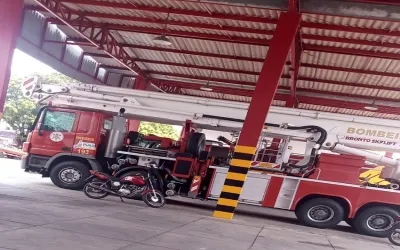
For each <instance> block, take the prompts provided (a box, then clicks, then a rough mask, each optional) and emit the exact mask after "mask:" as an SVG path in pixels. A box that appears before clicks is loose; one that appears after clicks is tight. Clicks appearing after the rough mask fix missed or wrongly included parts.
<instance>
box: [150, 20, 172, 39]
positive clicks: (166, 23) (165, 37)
mask: <svg viewBox="0 0 400 250" xmlns="http://www.w3.org/2000/svg"><path fill="white" fill-rule="evenodd" d="M168 18H169V13H168V14H167V18H166V19H165V27H164V30H167V26H168ZM153 43H155V44H158V45H165V46H171V45H172V42H171V40H169V38H168V37H167V36H166V35H165V34H162V35H160V36H156V37H154V39H153Z"/></svg>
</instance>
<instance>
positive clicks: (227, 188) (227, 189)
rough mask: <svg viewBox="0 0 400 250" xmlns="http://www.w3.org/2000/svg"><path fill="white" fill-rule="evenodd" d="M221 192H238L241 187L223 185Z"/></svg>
mask: <svg viewBox="0 0 400 250" xmlns="http://www.w3.org/2000/svg"><path fill="white" fill-rule="evenodd" d="M222 192H228V193H233V194H240V193H241V192H242V187H232V186H226V185H224V186H223V187H222Z"/></svg>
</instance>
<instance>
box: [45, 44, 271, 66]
mask: <svg viewBox="0 0 400 250" xmlns="http://www.w3.org/2000/svg"><path fill="white" fill-rule="evenodd" d="M81 40H82V39H73V40H70V41H76V42H80V41H81ZM47 42H50V41H47ZM121 45H122V46H124V47H126V48H132V49H144V50H151V51H161V52H168V53H178V54H185V55H195V56H205V57H216V58H222V59H231V60H239V61H251V62H264V58H254V57H247V56H235V55H226V54H225V55H224V54H217V53H210V52H200V51H191V50H183V49H173V48H165V47H156V46H147V45H138V44H128V43H121Z"/></svg>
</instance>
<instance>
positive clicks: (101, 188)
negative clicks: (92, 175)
mask: <svg viewBox="0 0 400 250" xmlns="http://www.w3.org/2000/svg"><path fill="white" fill-rule="evenodd" d="M89 186H90V187H91V188H94V189H98V190H101V191H104V192H107V193H110V194H115V195H119V194H117V193H116V192H114V191H112V190H110V189H108V188H103V187H100V186H96V185H94V184H93V183H89Z"/></svg>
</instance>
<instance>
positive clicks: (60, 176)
mask: <svg viewBox="0 0 400 250" xmlns="http://www.w3.org/2000/svg"><path fill="white" fill-rule="evenodd" d="M89 176H90V172H89V167H88V166H87V165H85V164H84V163H82V162H79V161H65V162H60V163H58V164H57V165H55V166H54V167H53V168H52V169H51V171H50V179H51V181H52V182H53V183H54V185H56V186H57V187H60V188H66V189H74V190H80V189H82V188H83V186H84V185H85V179H86V178H88V177H89Z"/></svg>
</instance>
